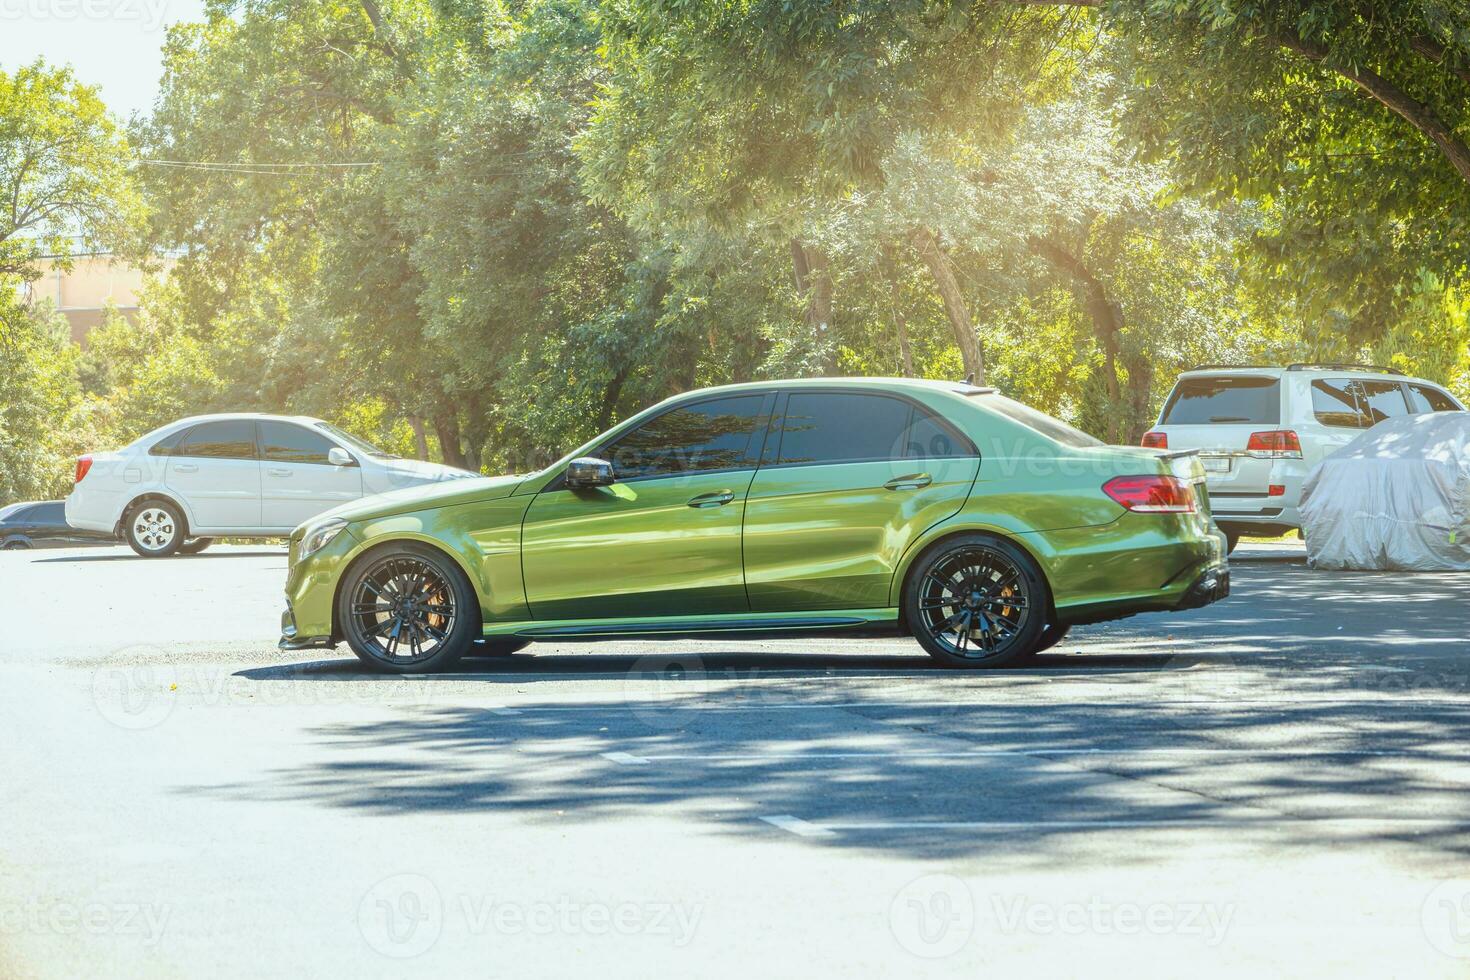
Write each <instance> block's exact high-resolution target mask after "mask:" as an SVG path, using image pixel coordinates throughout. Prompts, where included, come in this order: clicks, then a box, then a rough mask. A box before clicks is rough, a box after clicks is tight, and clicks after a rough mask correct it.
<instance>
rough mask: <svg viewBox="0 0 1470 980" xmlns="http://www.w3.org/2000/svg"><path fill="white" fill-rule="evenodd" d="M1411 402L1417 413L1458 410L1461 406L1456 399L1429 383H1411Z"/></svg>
mask: <svg viewBox="0 0 1470 980" xmlns="http://www.w3.org/2000/svg"><path fill="white" fill-rule="evenodd" d="M1409 403H1410V404H1411V405H1412V407H1413V410H1414V412H1415V414H1418V413H1421V412H1458V411H1459V410H1460V406H1459V405H1456V404H1455V403H1454V400H1453V399H1451V398H1450V396H1449V395H1446V394H1445V393H1444V392H1442V391H1440V390H1439V389H1438V388H1431V387H1429V386H1428V385H1409Z"/></svg>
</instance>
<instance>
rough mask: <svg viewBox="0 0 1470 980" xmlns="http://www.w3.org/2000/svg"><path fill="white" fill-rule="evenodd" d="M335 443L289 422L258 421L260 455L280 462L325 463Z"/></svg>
mask: <svg viewBox="0 0 1470 980" xmlns="http://www.w3.org/2000/svg"><path fill="white" fill-rule="evenodd" d="M336 445H337V444H336V443H335V442H332V441H331V440H329V439H328V438H327V437H326V436H323V435H319V434H318V433H315V432H312V431H311V430H310V429H303V428H302V427H301V426H299V425H292V424H291V423H289V422H264V421H263V422H261V423H260V455H261V457H262V458H263V459H270V460H275V461H277V462H281V463H326V462H327V453H328V451H330V450H331V449H332V448H333V447H334V446H336Z"/></svg>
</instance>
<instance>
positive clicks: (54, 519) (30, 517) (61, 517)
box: [26, 500, 66, 527]
mask: <svg viewBox="0 0 1470 980" xmlns="http://www.w3.org/2000/svg"><path fill="white" fill-rule="evenodd" d="M26 523H27V524H46V525H50V526H54V527H66V504H64V503H62V502H61V501H59V500H58V501H56V502H54V503H46V504H37V505H36V506H34V507H32V508H31V509H30V510H29V511H27V512H26Z"/></svg>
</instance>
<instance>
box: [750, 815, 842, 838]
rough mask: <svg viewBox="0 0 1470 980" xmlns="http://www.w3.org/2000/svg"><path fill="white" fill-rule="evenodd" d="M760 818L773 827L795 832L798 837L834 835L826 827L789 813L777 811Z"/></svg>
mask: <svg viewBox="0 0 1470 980" xmlns="http://www.w3.org/2000/svg"><path fill="white" fill-rule="evenodd" d="M761 819H762V820H764V821H765V822H766V823H768V824H770V825H771V826H773V827H780V828H781V829H782V830H784V831H787V832H788V833H792V834H795V835H796V836H798V837H833V836H835V835H834V834H833V832H832V831H830V830H828V829H827V828H826V827H821V826H818V825H817V824H814V823H807V822H806V821H805V820H802V819H800V818H799V817H793V816H792V815H791V814H789V813H778V814H776V815H774V816H769V817H761Z"/></svg>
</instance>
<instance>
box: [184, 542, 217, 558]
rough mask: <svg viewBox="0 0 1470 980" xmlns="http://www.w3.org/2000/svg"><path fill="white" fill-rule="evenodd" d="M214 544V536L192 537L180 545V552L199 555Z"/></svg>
mask: <svg viewBox="0 0 1470 980" xmlns="http://www.w3.org/2000/svg"><path fill="white" fill-rule="evenodd" d="M212 544H214V538H190V539H189V540H188V541H185V542H184V543H183V544H181V545H179V554H181V555H197V554H199V552H201V551H203V550H204V549H205V548H208V547H209V546H210V545H212Z"/></svg>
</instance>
